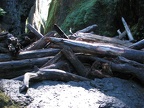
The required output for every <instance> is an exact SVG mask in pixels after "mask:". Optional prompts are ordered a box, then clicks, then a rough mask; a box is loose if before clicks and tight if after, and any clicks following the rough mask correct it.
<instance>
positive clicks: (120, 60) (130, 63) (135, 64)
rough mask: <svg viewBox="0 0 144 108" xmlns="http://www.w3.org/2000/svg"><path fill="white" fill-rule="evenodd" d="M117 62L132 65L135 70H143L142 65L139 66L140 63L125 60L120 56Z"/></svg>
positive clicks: (143, 65) (143, 66)
mask: <svg viewBox="0 0 144 108" xmlns="http://www.w3.org/2000/svg"><path fill="white" fill-rule="evenodd" d="M117 60H118V62H121V63H127V64H129V65H132V66H135V67H137V68H144V64H141V63H139V62H136V61H132V60H129V59H126V58H124V57H121V56H119V57H118V58H117Z"/></svg>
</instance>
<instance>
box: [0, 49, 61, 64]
mask: <svg viewBox="0 0 144 108" xmlns="http://www.w3.org/2000/svg"><path fill="white" fill-rule="evenodd" d="M59 51H60V50H59V49H52V48H51V49H41V50H32V51H23V52H20V53H19V55H17V56H16V57H13V56H11V55H9V54H0V62H4V61H10V60H22V59H32V58H42V57H47V56H54V55H55V54H57V53H58V52H59Z"/></svg>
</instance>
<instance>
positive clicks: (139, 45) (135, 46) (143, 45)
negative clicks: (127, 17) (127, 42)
mask: <svg viewBox="0 0 144 108" xmlns="http://www.w3.org/2000/svg"><path fill="white" fill-rule="evenodd" d="M129 48H132V49H136V50H141V49H143V48H144V39H142V40H140V41H138V42H136V43H134V44H132V45H131V46H129Z"/></svg>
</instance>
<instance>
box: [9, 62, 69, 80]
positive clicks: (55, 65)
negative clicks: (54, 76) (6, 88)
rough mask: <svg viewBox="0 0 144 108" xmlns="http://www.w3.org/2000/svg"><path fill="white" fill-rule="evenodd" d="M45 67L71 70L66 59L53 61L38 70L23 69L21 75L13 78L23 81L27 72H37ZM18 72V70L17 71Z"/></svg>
mask: <svg viewBox="0 0 144 108" xmlns="http://www.w3.org/2000/svg"><path fill="white" fill-rule="evenodd" d="M43 69H60V70H64V71H67V72H69V66H68V64H67V63H66V62H65V61H59V62H57V63H53V64H51V65H49V66H46V67H43V68H38V69H37V70H35V68H34V69H32V70H24V71H21V72H19V73H20V74H21V76H18V75H17V76H18V77H15V78H12V79H13V80H19V81H23V80H24V75H22V73H23V74H25V73H26V72H28V71H29V72H32V73H36V72H37V71H40V70H43ZM17 73H18V72H17Z"/></svg>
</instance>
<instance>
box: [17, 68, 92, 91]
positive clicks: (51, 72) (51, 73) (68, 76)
mask: <svg viewBox="0 0 144 108" xmlns="http://www.w3.org/2000/svg"><path fill="white" fill-rule="evenodd" d="M30 80H53V81H65V82H68V81H89V80H90V79H88V78H85V77H81V76H78V75H75V74H72V73H69V72H66V71H62V70H58V69H42V70H40V71H38V72H37V73H26V74H25V75H24V86H23V87H22V88H20V92H23V91H25V90H26V89H27V88H29V81H30Z"/></svg>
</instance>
